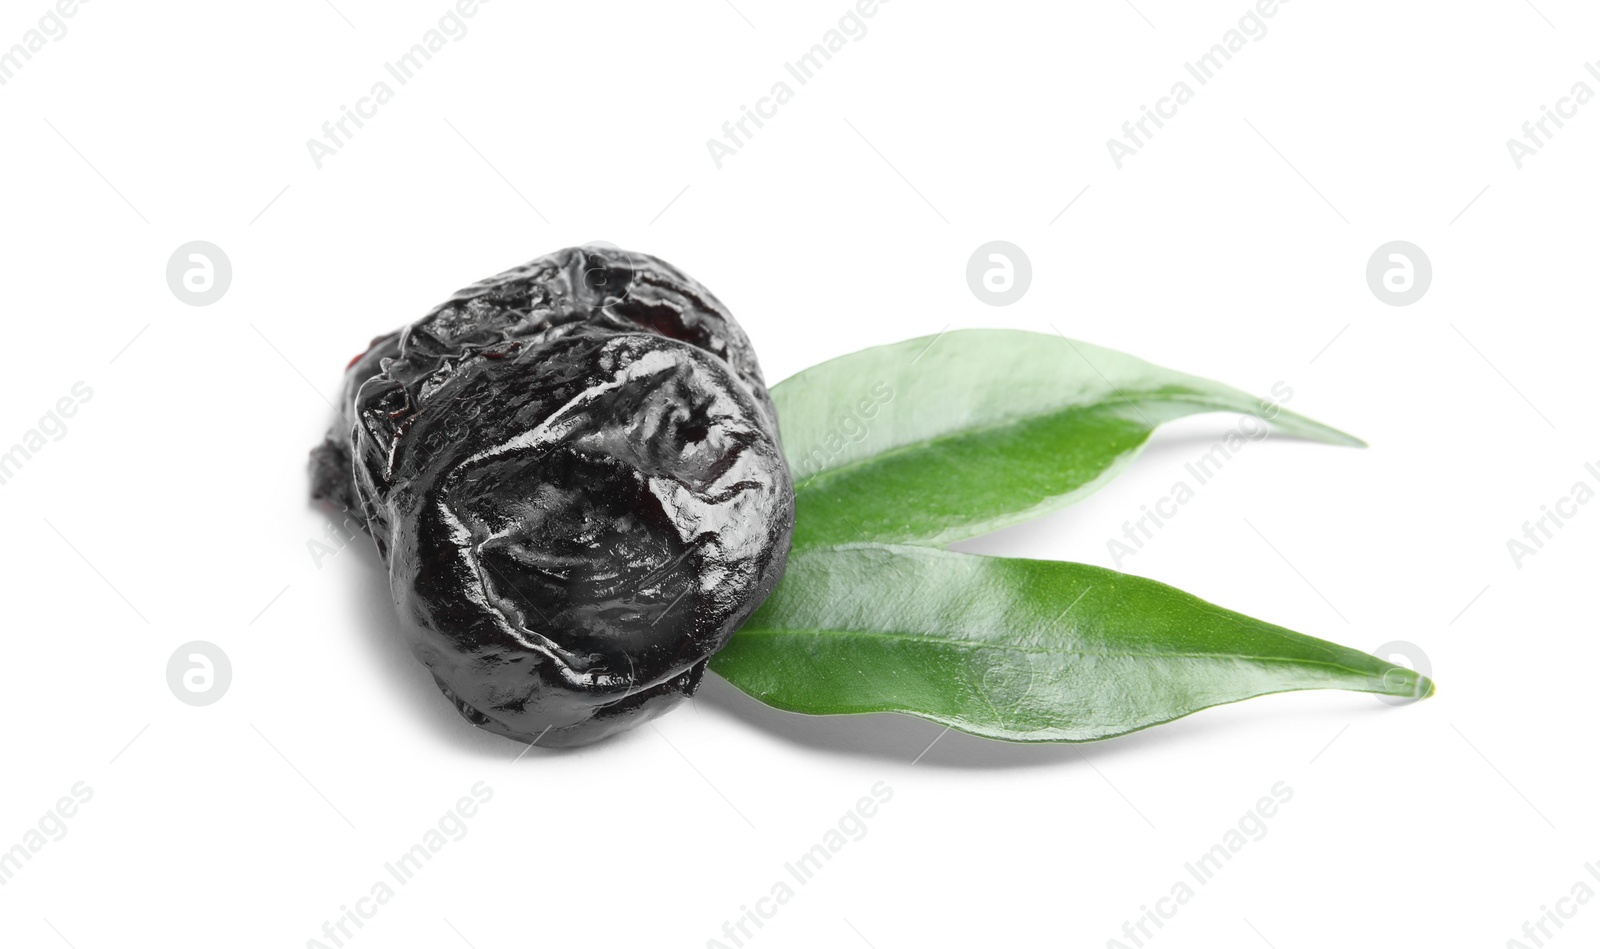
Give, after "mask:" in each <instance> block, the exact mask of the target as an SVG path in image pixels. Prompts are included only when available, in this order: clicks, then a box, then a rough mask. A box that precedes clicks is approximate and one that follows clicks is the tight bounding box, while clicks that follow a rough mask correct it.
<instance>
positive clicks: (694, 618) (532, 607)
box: [312, 246, 794, 746]
mask: <svg viewBox="0 0 1600 949" xmlns="http://www.w3.org/2000/svg"><path fill="white" fill-rule="evenodd" d="M341 403H342V405H341V407H342V411H343V415H344V418H343V420H342V421H341V422H340V424H339V425H338V426H336V427H335V429H334V431H333V432H331V433H330V434H329V437H328V440H327V441H326V442H325V443H324V444H323V445H321V446H320V447H319V448H317V449H316V450H315V451H314V452H313V465H312V493H313V495H314V496H316V497H319V498H325V499H327V500H329V501H330V502H333V503H336V504H339V505H340V506H342V507H344V508H346V509H347V510H348V511H349V512H350V513H351V515H353V516H354V517H355V518H356V519H358V520H360V521H362V522H363V523H364V524H365V526H366V528H367V530H368V531H369V532H370V533H371V535H372V537H373V540H374V541H375V542H376V546H377V549H378V552H379V553H380V555H381V556H382V557H383V558H384V560H385V562H386V563H387V565H388V569H389V583H390V590H391V593H392V594H393V597H394V602H395V605H396V607H397V609H398V611H399V614H400V615H399V621H400V622H399V625H400V627H401V629H402V630H403V631H404V633H405V635H406V636H407V638H408V640H409V642H410V644H411V648H412V650H413V652H414V653H415V655H416V656H417V658H418V659H419V660H421V661H422V662H423V663H424V664H425V665H426V666H427V667H428V669H429V670H430V671H431V672H432V673H433V676H434V679H435V681H437V682H438V684H439V688H440V689H442V690H443V691H444V693H445V695H446V696H448V697H449V698H450V699H451V700H452V701H453V702H454V703H455V704H456V707H457V708H458V709H459V710H460V711H461V714H462V715H464V716H466V717H467V719H468V720H470V721H472V722H473V723H474V724H477V725H479V726H481V727H483V728H485V729H488V730H490V731H493V732H496V733H498V734H501V735H505V736H507V737H510V738H515V739H518V740H521V741H535V740H537V741H538V742H539V744H540V745H552V746H562V745H579V744H586V743H588V742H591V741H596V740H598V739H600V738H603V737H605V736H607V735H610V734H614V733H616V732H618V731H621V730H623V729H626V728H630V727H632V726H634V725H637V724H640V723H641V722H644V721H647V720H649V719H650V718H653V717H655V716H656V715H658V714H660V713H661V712H663V711H665V710H667V709H668V708H670V707H672V706H673V705H674V704H676V703H677V702H678V701H680V700H681V699H682V698H684V697H685V696H688V695H692V694H693V693H694V691H695V689H696V688H697V687H698V685H699V683H700V679H701V677H702V676H703V675H704V673H705V669H706V663H707V661H708V660H709V658H710V657H711V655H712V654H713V653H715V652H716V651H717V650H718V649H720V648H721V647H722V646H723V645H724V644H726V643H727V641H728V639H729V638H730V637H731V636H732V635H733V633H734V632H735V631H736V630H737V629H738V627H739V625H740V624H741V623H742V622H743V621H744V620H745V618H746V617H748V616H749V615H750V613H751V612H752V611H754V610H755V608H756V607H757V606H759V605H760V604H761V602H762V601H763V600H765V599H766V597H767V595H768V594H769V593H770V592H771V591H772V589H773V587H774V586H776V585H777V582H778V580H779V579H780V577H781V576H782V574H783V568H784V565H785V563H786V561H787V558H788V552H789V542H790V537H791V535H792V534H793V530H794V490H793V486H792V484H791V481H790V475H789V471H788V468H787V467H786V465H785V463H784V460H783V453H782V451H781V447H780V444H779V440H778V426H777V415H776V412H775V411H774V409H773V407H772V401H771V399H770V398H769V396H768V394H767V389H766V386H765V384H764V383H763V381H762V378H761V369H760V366H759V365H758V364H757V363H756V359H755V353H754V350H753V349H752V348H751V346H750V342H749V340H748V339H747V338H746V337H745V335H744V332H743V331H742V330H741V329H740V328H739V325H738V324H737V323H735V322H734V320H733V317H732V316H731V315H729V313H728V312H727V310H726V309H725V308H724V307H723V306H722V304H721V303H719V302H718V301H717V300H716V298H715V297H713V296H712V295H711V294H710V293H709V292H708V291H707V290H706V289H705V288H704V287H702V286H700V285H699V284H698V283H696V282H694V281H693V280H691V279H689V278H688V277H686V276H684V275H683V274H682V273H680V272H678V271H677V270H676V269H674V268H672V267H671V266H669V265H667V264H665V263H663V262H662V261H659V260H656V259H654V258H651V257H648V256H645V255H640V254H627V253H624V252H621V251H618V250H615V249H614V248H608V247H598V246H589V247H582V248H569V249H567V250H563V251H559V252H557V253H555V254H551V255H549V256H547V257H542V258H540V259H538V260H535V261H533V262H531V263H529V264H526V265H524V266H522V267H518V268H516V269H514V270H511V271H507V272H506V273H503V274H501V275H499V276H497V277H493V278H490V279H488V280H485V281H482V282H480V283H477V284H474V285H473V286H471V287H468V288H467V289H465V290H462V291H461V292H459V293H457V294H456V295H455V296H454V297H452V298H451V299H450V300H449V301H447V302H446V303H444V304H442V305H441V306H439V307H437V308H435V309H434V310H433V311H432V312H430V313H428V314H427V315H426V316H424V317H422V318H421V319H420V320H417V321H416V322H414V323H412V324H410V325H409V326H407V327H405V328H404V329H402V330H400V331H398V332H395V333H391V334H389V335H387V336H381V337H379V338H377V339H375V340H373V342H372V345H371V346H370V347H369V348H368V350H367V351H366V352H365V353H363V354H362V355H361V356H358V357H357V358H356V359H354V360H352V362H351V364H350V366H349V367H348V369H347V370H346V377H345V385H344V390H343V395H342V399H341ZM541 736H542V737H541Z"/></svg>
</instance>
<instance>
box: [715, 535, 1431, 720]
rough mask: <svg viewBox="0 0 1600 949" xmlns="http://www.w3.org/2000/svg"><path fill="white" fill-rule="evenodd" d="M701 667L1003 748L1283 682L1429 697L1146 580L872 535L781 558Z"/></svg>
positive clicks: (1378, 668) (776, 694) (1417, 686)
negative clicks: (761, 594)
mask: <svg viewBox="0 0 1600 949" xmlns="http://www.w3.org/2000/svg"><path fill="white" fill-rule="evenodd" d="M711 667H712V669H714V670H716V672H718V673H719V674H721V675H722V676H723V677H725V678H726V679H728V681H730V682H732V683H733V684H734V685H735V686H737V687H739V688H740V689H742V690H743V691H745V692H747V693H749V694H750V695H752V696H754V697H755V698H757V699H760V700H761V701H763V702H766V703H767V704H769V705H774V706H777V707H778V708H782V709H788V710H790V711H794V712H808V713H812V714H836V713H854V712H885V711H893V712H905V713H908V714H911V715H917V716H920V717H922V718H926V719H931V720H932V721H935V722H939V723H941V724H944V725H948V726H950V727H951V728H955V729H959V730H960V731H964V732H969V733H971V734H974V735H981V736H983V737H986V738H1001V739H1007V740H1010V741H1093V740H1095V739H1100V738H1110V737H1112V736H1114V735H1122V734H1125V733H1127V732H1131V731H1136V730H1138V729H1141V728H1147V727H1149V726H1151V725H1156V724H1159V723H1161V722H1167V721H1171V720H1173V719H1175V718H1180V717H1182V716H1184V715H1188V714H1189V713H1191V712H1195V711H1198V710H1200V709H1203V708H1208V707H1210V706H1213V705H1221V704H1223V703H1226V702H1237V701H1239V700H1241V699H1247V698H1251V697H1253V696H1258V695H1266V694H1268V693H1272V692H1285V691H1290V690H1295V689H1351V690H1355V691H1360V692H1378V693H1382V694H1386V695H1394V696H1403V697H1411V698H1424V697H1426V696H1428V695H1431V694H1432V693H1433V683H1432V682H1431V681H1430V680H1429V679H1427V678H1426V677H1425V676H1422V675H1420V674H1418V673H1416V672H1413V671H1412V670H1410V669H1406V668H1404V667H1401V666H1395V665H1391V664H1390V663H1387V662H1384V661H1383V660H1381V659H1377V658H1375V657H1373V656H1369V655H1367V654H1366V653H1363V652H1358V651H1356V650H1353V649H1347V648H1345V647H1344V646H1339V645H1336V644H1334V643H1330V642H1325V641H1323V640H1320V639H1314V638H1312V637H1309V636H1304V635H1301V634H1299V633H1295V632H1291V631H1290V630H1287V629H1283V628H1282V627H1279V626H1273V625H1272V624H1270V623H1264V622H1261V621H1260V620H1255V619H1251V618H1250V617H1248V616H1244V615H1241V614H1239V613H1235V612H1233V611H1231V610H1225V609H1222V608H1220V607H1217V606H1213V605H1212V604H1210V603H1207V602H1205V601H1204V600H1201V599H1198V598H1197V597H1193V596H1190V595H1189V594H1187V593H1184V592H1183V591H1181V590H1177V589H1174V588H1172V587H1169V586H1167V585H1165V584H1161V583H1156V582H1155V581H1153V580H1145V579H1142V578H1139V577H1134V576H1128V575H1126V574H1120V573H1117V572H1115V571H1112V570H1106V569H1103V568H1100V567H1091V566H1087V565H1084V564H1074V563H1056V562H1050V561H1042V560H1010V559H1001V558H992V557H978V556H972V555H967V554H958V553H952V552H949V551H942V550H936V549H931V548H926V547H897V546H887V545H879V544H859V545H850V546H845V547H837V548H823V549H815V550H809V551H804V552H797V553H796V554H795V556H794V557H793V558H792V559H791V560H790V562H789V567H788V571H787V573H786V574H785V576H784V578H783V582H782V583H780V584H779V585H778V589H777V590H776V591H775V592H774V593H773V595H772V597H771V598H770V599H768V601H767V602H766V604H765V605H763V606H762V607H761V609H760V610H758V611H757V612H756V614H755V615H754V616H752V617H751V618H750V620H749V621H748V622H747V623H746V624H745V626H744V628H743V629H741V630H740V631H739V632H738V633H737V634H736V635H735V636H734V638H733V641H732V642H731V643H729V645H728V646H727V647H726V648H724V649H723V650H722V651H721V652H720V653H718V654H717V655H716V656H715V657H714V658H713V659H712V661H711Z"/></svg>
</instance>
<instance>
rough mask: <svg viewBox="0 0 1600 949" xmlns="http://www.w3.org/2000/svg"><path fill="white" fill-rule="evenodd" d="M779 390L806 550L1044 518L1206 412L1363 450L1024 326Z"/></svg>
mask: <svg viewBox="0 0 1600 949" xmlns="http://www.w3.org/2000/svg"><path fill="white" fill-rule="evenodd" d="M772 396H773V401H774V402H775V403H776V404H777V408H778V418H779V421H780V425H781V427H782V429H783V438H784V446H785V453H786V454H787V456H788V460H789V465H790V468H791V469H792V471H793V472H794V477H795V503H796V508H795V517H796V528H795V538H794V543H795V547H796V549H803V548H806V547H816V546H828V545H835V544H846V543H855V542H859V541H863V540H870V541H875V542H884V543H910V544H928V545H934V546H942V545H945V544H950V543H954V542H955V541H958V540H963V539H966V538H969V537H976V536H978V535H980V534H984V533H987V532H989V531H992V530H996V529H998V528H1001V527H1005V526H1007V525H1010V524H1015V523H1018V522H1020V521H1024V520H1027V519H1029V518H1033V517H1037V516H1039V515H1041V514H1045V513H1048V512H1050V511H1053V510H1056V509H1057V508H1060V507H1063V506H1065V505H1067V504H1070V503H1072V502H1073V501H1075V500H1077V499H1078V498H1080V497H1082V496H1084V495H1085V494H1088V493H1090V492H1092V491H1094V490H1095V489H1096V488H1098V487H1099V486H1100V485H1102V484H1103V483H1105V482H1106V481H1108V480H1109V479H1111V478H1112V477H1114V476H1115V475H1116V474H1117V473H1118V472H1119V471H1121V470H1122V468H1123V467H1124V466H1125V465H1127V464H1128V463H1129V462H1130V461H1132V460H1133V458H1134V456H1135V455H1136V454H1137V453H1138V451H1139V450H1140V448H1142V447H1143V445H1144V443H1145V441H1146V440H1147V439H1148V438H1149V437H1150V434H1151V432H1152V431H1154V430H1155V428H1156V426H1157V425H1159V424H1161V423H1162V422H1165V421H1170V420H1172V419H1175V418H1180V417H1182V416H1185V415H1192V414H1195V413H1198V412H1212V411H1226V412H1239V413H1244V414H1247V415H1256V416H1259V417H1262V418H1270V419H1271V421H1272V423H1273V424H1274V425H1275V426H1276V427H1277V428H1278V429H1280V430H1281V431H1283V432H1286V433H1289V434H1293V435H1298V436H1301V437H1304V438H1310V439H1315V440H1318V441H1324V442H1330V443H1333V444H1340V445H1360V444H1362V443H1361V441H1360V440H1358V439H1356V438H1353V437H1351V436H1349V435H1346V434H1344V433H1343V432H1340V431H1338V430H1336V429H1332V428H1329V427H1327V426H1325V425H1322V424H1320V423H1318V422H1314V421H1312V420H1310V419H1308V418H1305V417H1304V416H1301V415H1296V414H1295V413H1293V412H1290V411H1287V410H1285V409H1281V408H1279V407H1278V406H1277V405H1276V404H1275V403H1273V402H1270V401H1265V400H1261V399H1257V398H1255V397H1253V396H1250V395H1249V394H1247V393H1245V392H1242V391H1240V390H1238V389H1234V388H1231V387H1229V386H1225V385H1221V384H1219V383H1215V382H1209V381H1207V380H1205V379H1201V378H1199V377H1196V376H1191V375H1188V374H1186V373H1181V372H1174V371H1173V370H1170V369H1163V368H1161V367H1159V366H1154V365H1151V364H1150V363H1147V362H1145V361H1144V360H1142V359H1137V358H1135V357H1133V356H1129V355H1126V354H1124V353H1119V352H1115V351H1113V350H1109V349H1103V348H1101V347H1098V346H1092V345H1090V344H1088V343H1080V342H1075V341H1073V340H1068V339H1065V338H1063V337H1061V336H1056V335H1051V334H1044V333H1029V332H1023V331H1020V330H957V331H954V332H949V333H944V334H942V335H939V336H931V337H924V338H921V339H913V340H907V341H906V342H903V343H895V344H893V345H889V346H879V347H876V348H873V349H866V350H862V351H861V352H857V353H853V354H851V355H848V356H843V357H840V358H838V359H834V360H831V361H829V362H825V363H822V364H821V365H818V366H814V367H812V368H810V369H807V370H805V371H804V372H801V373H799V374H798V375H795V376H793V377H791V378H789V379H786V380H784V381H783V382H781V383H779V384H778V385H776V386H774V387H773V389H772ZM1282 397H1283V396H1282V394H1281V393H1280V394H1279V399H1280V401H1281V398H1282ZM1236 447H1237V445H1235V448H1236Z"/></svg>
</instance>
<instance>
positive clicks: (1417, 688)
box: [1382, 666, 1435, 702]
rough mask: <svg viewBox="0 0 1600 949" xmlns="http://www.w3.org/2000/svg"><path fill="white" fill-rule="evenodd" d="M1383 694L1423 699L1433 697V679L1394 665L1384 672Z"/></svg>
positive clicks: (1417, 699)
mask: <svg viewBox="0 0 1600 949" xmlns="http://www.w3.org/2000/svg"><path fill="white" fill-rule="evenodd" d="M1382 691H1383V694H1384V695H1392V696H1394V697H1395V698H1401V699H1414V700H1416V701H1419V702H1420V701H1421V700H1423V699H1426V698H1430V697H1432V695H1433V693H1434V691H1435V688H1434V684H1433V680H1432V679H1430V678H1428V677H1427V676H1425V675H1423V674H1422V673H1420V672H1416V671H1414V670H1412V669H1407V668H1406V667H1404V666H1394V667H1391V668H1390V669H1389V670H1388V671H1386V672H1385V673H1384V674H1383V689H1382Z"/></svg>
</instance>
